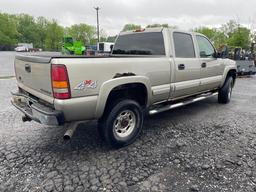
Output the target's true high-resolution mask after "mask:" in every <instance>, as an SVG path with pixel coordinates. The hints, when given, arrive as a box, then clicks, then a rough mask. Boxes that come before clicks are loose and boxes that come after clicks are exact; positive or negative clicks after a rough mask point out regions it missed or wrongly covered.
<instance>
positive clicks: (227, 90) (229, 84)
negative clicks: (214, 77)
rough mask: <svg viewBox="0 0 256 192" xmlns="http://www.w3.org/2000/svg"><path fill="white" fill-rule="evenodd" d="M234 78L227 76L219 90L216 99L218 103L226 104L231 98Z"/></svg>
mask: <svg viewBox="0 0 256 192" xmlns="http://www.w3.org/2000/svg"><path fill="white" fill-rule="evenodd" d="M233 83H234V80H233V78H232V77H228V78H227V79H226V82H225V83H224V85H223V87H222V88H220V90H219V95H218V101H219V103H223V104H227V103H229V102H230V100H231V96H232V90H233Z"/></svg>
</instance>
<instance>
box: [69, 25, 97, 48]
mask: <svg viewBox="0 0 256 192" xmlns="http://www.w3.org/2000/svg"><path fill="white" fill-rule="evenodd" d="M66 31H67V32H66V33H67V35H68V36H71V37H73V38H74V39H75V40H77V41H81V42H82V44H83V45H90V44H95V43H96V42H95V38H94V36H95V34H96V28H95V27H94V26H91V25H87V24H76V25H72V26H71V27H69V28H67V29H66Z"/></svg>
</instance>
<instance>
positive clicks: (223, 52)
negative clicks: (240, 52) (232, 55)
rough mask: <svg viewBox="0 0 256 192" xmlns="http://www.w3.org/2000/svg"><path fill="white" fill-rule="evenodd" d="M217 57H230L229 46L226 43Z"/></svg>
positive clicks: (219, 50)
mask: <svg viewBox="0 0 256 192" xmlns="http://www.w3.org/2000/svg"><path fill="white" fill-rule="evenodd" d="M217 58H222V59H225V58H228V46H226V45H224V46H221V47H220V48H219V49H218V52H217Z"/></svg>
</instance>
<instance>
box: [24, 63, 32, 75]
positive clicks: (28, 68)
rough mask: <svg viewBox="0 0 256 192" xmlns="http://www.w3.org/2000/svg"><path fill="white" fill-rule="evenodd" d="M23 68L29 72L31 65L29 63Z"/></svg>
mask: <svg viewBox="0 0 256 192" xmlns="http://www.w3.org/2000/svg"><path fill="white" fill-rule="evenodd" d="M25 70H26V71H27V72H28V73H30V72H31V66H30V65H29V64H26V65H25Z"/></svg>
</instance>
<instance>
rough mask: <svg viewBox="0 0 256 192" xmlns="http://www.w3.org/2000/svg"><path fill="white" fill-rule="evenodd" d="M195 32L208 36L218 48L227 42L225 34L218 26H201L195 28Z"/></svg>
mask: <svg viewBox="0 0 256 192" xmlns="http://www.w3.org/2000/svg"><path fill="white" fill-rule="evenodd" d="M194 31H195V32H198V33H201V34H203V35H205V36H206V37H208V38H209V39H210V40H211V41H212V43H213V44H214V46H215V47H216V48H218V47H220V46H222V45H224V44H225V43H226V36H225V34H224V33H223V32H222V31H220V30H219V29H216V28H208V27H201V28H197V29H195V30H194Z"/></svg>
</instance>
